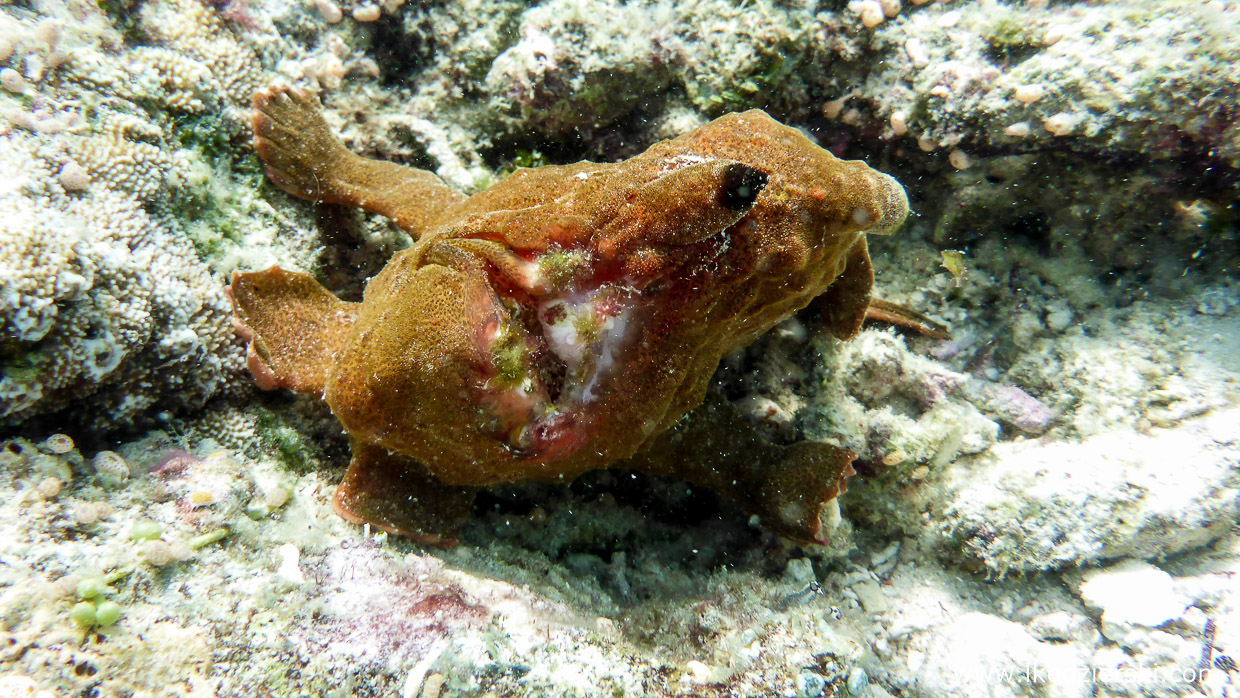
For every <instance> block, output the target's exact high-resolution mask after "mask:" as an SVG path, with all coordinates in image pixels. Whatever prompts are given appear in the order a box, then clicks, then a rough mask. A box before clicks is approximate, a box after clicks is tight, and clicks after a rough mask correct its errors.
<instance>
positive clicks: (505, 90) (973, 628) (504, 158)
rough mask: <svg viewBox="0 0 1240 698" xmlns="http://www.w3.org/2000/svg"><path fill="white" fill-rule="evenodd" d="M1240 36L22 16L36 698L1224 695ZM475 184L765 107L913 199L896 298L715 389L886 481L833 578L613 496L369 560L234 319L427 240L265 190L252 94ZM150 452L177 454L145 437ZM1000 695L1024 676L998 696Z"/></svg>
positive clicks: (670, 23)
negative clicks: (945, 332) (243, 274)
mask: <svg viewBox="0 0 1240 698" xmlns="http://www.w3.org/2000/svg"><path fill="white" fill-rule="evenodd" d="M1238 24H1240V12H1238V10H1237V6H1236V4H1235V3H1229V2H1225V1H1222V0H1198V1H1194V2H1180V1H1179V0H1130V1H1126V2H1122V3H1120V2H1101V3H1087V2H1078V1H1076V0H1056V2H1045V1H1043V0H1026V1H1023V2H1015V1H1012V2H968V1H966V0H943V1H935V2H929V1H925V0H911V1H910V2H903V3H901V2H897V1H896V0H855V1H853V2H847V1H845V0H838V1H835V0H833V1H832V2H817V3H810V2H787V1H786V0H746V1H745V2H741V1H739V0H694V1H693V2H670V1H667V0H657V1H656V0H640V1H630V2H617V1H616V0H544V1H537V2H521V1H516V0H504V1H501V2H486V1H483V0H444V1H440V2H433V3H412V2H401V0H314V1H313V2H304V3H302V2H297V3H294V2H289V1H288V0H210V1H202V2H199V1H198V0H115V1H113V0H108V1H107V2H102V3H90V2H81V1H80V0H32V1H30V2H9V3H3V4H0V695H5V696H7V695H19V696H41V695H60V696H65V695H104V696H106V695H174V696H176V695H179V696H204V695H216V696H261V695H281V696H283V695H324V696H367V695H402V696H408V697H409V698H415V697H417V696H421V697H422V698H436V697H437V696H455V695H474V696H486V695H492V694H493V695H512V696H543V695H557V696H560V695H564V696H591V697H592V696H599V695H608V696H620V695H626V696H644V695H650V696H663V695H717V696H770V695H781V696H797V697H798V698H801V697H805V698H811V697H816V696H827V695H850V696H865V697H866V698H890V697H891V696H894V695H901V696H935V697H936V698H940V697H943V696H947V697H952V696H960V697H963V696H976V695H1005V694H1008V695H1062V696H1099V697H1101V698H1120V697H1121V696H1132V695H1143V696H1152V697H1154V698H1173V697H1179V696H1204V697H1205V698H1227V697H1229V696H1234V695H1235V694H1236V688H1237V686H1240V672H1238V671H1237V664H1236V654H1237V652H1238V651H1240V650H1238V649H1237V648H1240V596H1238V595H1237V585H1236V584H1235V579H1236V575H1237V574H1240V529H1237V528H1236V526H1235V523H1234V522H1235V520H1236V518H1237V515H1238V513H1240V512H1238V509H1237V507H1240V503H1238V500H1237V496H1236V492H1237V491H1240V483H1238V482H1237V477H1238V475H1237V472H1238V471H1237V466H1236V464H1237V462H1238V461H1240V457H1238V456H1237V438H1238V435H1240V432H1238V431H1237V428H1236V426H1235V425H1236V423H1237V422H1238V421H1240V416H1238V415H1237V413H1236V407H1235V405H1236V397H1235V396H1236V395H1237V394H1240V323H1238V322H1237V318H1238V317H1240V283H1238V282H1237V281H1236V279H1235V269H1236V268H1237V259H1238V258H1240V254H1238V248H1240V242H1238V241H1240V227H1238V226H1237V221H1238V219H1240V217H1238V216H1237V213H1236V211H1237V206H1238V205H1240V201H1238V199H1237V194H1236V191H1237V190H1236V186H1235V185H1236V181H1237V179H1238V174H1237V172H1238V171H1240V166H1238V163H1240V127H1237V125H1236V124H1237V118H1236V116H1237V113H1236V105H1235V99H1234V95H1235V93H1236V92H1237V83H1238V82H1240V73H1238V72H1237V71H1238V68H1237V66H1240V60H1237V55H1236V48H1235V42H1234V41H1232V40H1231V39H1232V37H1233V36H1235V35H1237V34H1238V33H1240V29H1238V28H1237V25H1238ZM279 81H285V82H288V83H291V84H294V85H296V86H299V87H301V88H305V89H308V90H310V91H312V92H314V93H316V94H317V95H318V96H319V98H320V99H321V100H322V102H323V104H324V106H325V109H324V116H325V118H326V119H327V121H328V123H329V124H330V126H331V127H332V130H333V131H334V132H337V133H340V134H341V136H342V140H343V141H344V143H345V145H346V147H348V148H349V149H350V150H352V151H353V152H356V153H360V154H363V155H366V156H369V157H376V158H381V159H386V160H391V161H395V162H399V163H402V164H408V165H412V166H415V167H419V168H423V169H429V170H431V171H434V172H436V173H437V174H438V175H440V176H441V177H442V178H443V179H444V181H445V182H447V183H448V184H449V185H450V186H451V187H453V188H455V189H457V190H459V191H461V192H462V193H464V194H470V193H474V192H477V191H480V190H483V189H486V188H487V187H489V186H491V185H492V184H494V183H495V182H497V181H500V180H501V179H502V178H504V177H505V176H507V175H509V174H510V173H511V172H512V171H513V169H514V168H515V167H518V166H536V165H546V164H568V163H572V162H574V161H577V160H579V159H583V158H588V159H594V160H596V161H600V162H604V161H606V162H615V161H619V160H622V159H624V158H627V157H632V156H633V155H636V154H637V153H639V152H641V151H642V150H644V149H645V148H647V147H648V146H649V145H650V144H652V143H654V142H655V141H658V140H663V139H668V138H674V137H676V136H679V135H681V134H684V133H688V132H690V131H692V130H694V129H695V128H698V127H700V126H702V125H703V124H705V123H707V122H708V121H709V120H710V119H712V118H715V117H717V116H721V115H722V114H724V113H726V112H729V111H743V110H745V109H749V108H763V109H766V110H767V111H769V112H771V113H772V115H773V116H776V117H777V118H778V119H780V120H781V121H783V122H785V123H787V124H789V125H792V126H794V127H797V128H799V129H800V130H801V131H802V132H803V133H804V134H806V136H807V137H808V138H810V139H811V140H813V141H815V142H816V143H818V145H820V146H821V147H823V148H825V149H827V150H829V151H831V152H832V153H833V154H835V155H837V156H839V157H845V158H857V159H864V160H865V161H866V162H868V163H870V164H871V165H872V166H874V167H875V168H876V169H880V170H882V171H884V172H890V173H892V174H893V175H894V176H895V177H896V179H897V180H899V181H900V182H901V183H902V184H903V185H904V186H905V188H906V189H907V191H908V193H909V199H910V207H911V209H912V212H913V213H912V215H911V216H910V219H909V222H908V224H907V225H906V228H905V230H903V231H902V232H901V234H900V235H899V236H896V237H893V238H891V239H876V240H871V241H870V257H871V259H872V262H873V265H874V268H875V271H876V284H877V285H876V288H875V291H876V293H877V294H878V295H879V296H880V297H881V298H884V299H886V300H888V301H892V302H895V303H899V304H903V305H906V306H909V307H912V308H914V309H916V310H919V311H921V312H923V313H925V314H926V315H928V316H930V318H931V319H932V320H935V321H938V322H940V323H943V324H945V325H947V326H948V327H949V329H950V335H951V338H950V339H949V340H941V339H933V338H926V337H919V336H914V335H905V334H900V333H897V332H894V331H892V330H891V329H890V328H886V327H882V326H878V325H873V326H867V327H866V328H864V329H863V330H862V332H861V333H860V335H859V336H858V337H857V338H856V339H855V340H854V341H852V342H850V343H845V344H839V343H836V342H835V341H834V340H833V339H832V338H830V337H829V336H826V334H825V333H824V332H823V319H822V318H821V317H820V316H816V315H815V314H814V313H812V312H808V313H802V314H798V315H796V316H794V317H792V318H789V319H787V320H785V321H784V322H782V323H781V324H779V325H778V326H776V327H775V328H774V329H773V330H772V331H771V332H769V333H767V334H766V335H764V336H763V337H762V338H760V339H759V340H758V341H757V342H755V343H754V344H752V345H751V346H749V347H747V348H745V349H744V350H742V351H738V352H736V353H734V354H733V355H731V356H728V357H725V359H724V362H723V365H722V367H721V369H720V370H719V371H718V372H717V373H716V374H715V375H714V377H713V378H712V387H713V388H714V389H715V390H716V391H717V392H718V393H719V394H722V395H723V396H725V397H726V399H728V400H729V401H730V402H731V403H732V404H733V406H734V407H736V408H738V410H739V411H740V412H742V413H743V414H745V415H746V416H747V417H748V418H749V419H750V421H751V422H752V423H753V424H754V425H755V426H756V427H757V428H758V430H759V431H761V432H762V433H764V434H765V435H766V436H767V437H768V438H769V440H770V441H772V442H774V443H775V444H778V445H779V446H780V447H786V446H788V445H791V444H795V443H797V442H799V441H803V440H805V439H813V440H821V441H822V442H825V443H829V444H831V445H833V446H834V447H836V448H848V449H851V450H853V451H854V452H856V453H857V454H858V459H857V461H856V466H857V470H858V474H857V475H856V476H854V477H852V478H851V480H850V481H849V488H848V491H847V492H846V493H844V494H843V495H842V496H840V497H839V498H838V499H837V500H835V501H837V502H838V507H836V506H828V507H825V508H824V510H823V513H822V524H823V526H824V527H826V528H829V529H830V530H832V531H833V533H832V541H831V546H830V547H829V548H822V547H816V548H802V547H800V546H798V545H795V544H792V543H790V542H788V541H787V540H785V539H782V538H780V537H778V536H776V535H773V534H772V533H770V532H769V531H767V530H764V529H762V528H761V527H759V526H758V525H756V523H755V522H751V520H750V519H749V518H748V516H747V515H746V513H745V512H744V511H743V510H741V509H740V508H738V507H736V506H735V505H734V504H732V503H730V502H728V501H727V500H726V499H722V498H719V497H717V496H716V495H715V494H714V493H712V492H710V491H708V490H706V489H702V488H698V487H694V486H690V485H686V484H685V483H684V482H682V481H677V480H674V479H671V478H663V477H656V476H649V475H643V474H640V473H635V472H632V471H622V470H603V471H596V472H593V473H590V474H587V475H586V476H584V477H583V478H581V479H579V480H577V481H575V482H573V483H572V484H564V485H545V484H544V485H505V486H501V487H497V488H494V489H489V490H484V491H482V492H481V493H480V495H479V498H478V500H477V501H476V502H475V504H474V507H473V510H472V512H471V514H472V515H471V517H470V519H469V521H468V522H467V523H466V524H465V526H464V527H463V528H462V531H461V540H460V543H459V545H458V546H457V547H456V548H453V549H451V550H431V549H424V548H421V547H419V546H417V545H414V544H411V543H409V542H408V541H403V540H399V539H397V538H396V537H392V538H388V537H387V536H386V535H383V534H376V533H375V532H374V531H365V530H362V529H359V528H357V527H354V526H351V525H347V524H346V523H344V522H342V521H340V520H339V518H338V517H336V516H335V515H333V514H332V513H331V511H330V503H329V498H330V495H331V493H332V492H333V491H334V489H335V487H336V486H337V484H338V483H339V481H340V478H341V476H342V473H343V471H344V469H345V466H346V464H347V461H348V452H347V442H346V440H345V438H344V437H343V436H342V435H341V433H340V429H339V427H338V426H337V423H336V422H335V421H334V420H333V419H332V417H331V415H330V413H329V411H328V410H327V408H326V407H325V406H324V405H323V404H322V403H321V401H317V400H311V399H301V398H294V397H289V396H281V395H272V394H265V395H261V396H256V395H255V394H254V393H252V392H251V391H249V390H248V389H247V388H246V387H245V386H246V384H247V383H248V381H245V380H241V378H242V376H241V372H242V371H243V353H242V348H243V347H242V345H241V344H240V343H239V342H237V341H236V339H235V338H234V336H233V334H232V328H231V326H230V321H229V318H228V316H227V312H226V306H225V300H224V297H223V295H222V293H221V289H222V287H223V285H224V283H225V280H226V279H227V278H228V276H229V275H231V273H232V272H233V271H235V270H242V271H248V270H255V269H262V268H265V267H268V266H270V265H272V264H275V263H280V264H281V265H285V266H286V267H287V268H290V269H296V270H297V271H300V272H304V273H308V274H311V275H313V276H314V277H315V278H316V279H317V280H318V281H319V282H320V283H322V285H323V286H324V287H326V288H328V289H329V290H330V291H331V292H332V293H334V294H337V295H338V296H340V297H342V298H343V299H345V300H347V301H350V302H353V301H358V300H360V299H361V290H362V287H363V285H364V284H365V281H366V280H367V279H368V278H370V277H372V276H374V275H375V274H377V273H378V272H379V270H380V269H382V268H383V265H384V264H385V263H386V262H387V260H388V259H389V258H390V257H391V255H392V254H393V253H394V252H395V251H397V250H400V249H402V248H404V247H407V246H409V245H410V243H411V238H410V236H409V235H408V234H407V233H406V232H404V231H403V230H401V229H399V228H398V227H396V226H394V225H392V224H390V223H388V222H387V221H385V220H383V219H382V218H380V217H378V216H374V215H371V214H366V213H361V212H353V211H341V210H338V209H334V208H332V207H327V206H315V205H314V204H312V203H310V202H303V201H300V200H296V199H294V198H291V197H289V196H287V195H286V194H285V193H283V192H281V191H279V190H278V189H276V188H275V187H272V186H270V185H269V184H267V183H266V180H265V174H264V172H263V170H262V164H261V162H260V161H259V160H258V159H256V158H255V157H254V154H253V150H252V148H251V146H250V141H251V134H250V133H249V131H248V129H249V126H248V123H249V121H248V111H247V105H248V100H249V97H250V92H251V90H253V89H254V88H255V87H266V86H268V85H270V84H272V83H274V82H279ZM151 425H156V426H158V427H159V430H158V431H150V432H144V429H146V428H148V427H150V426H151ZM979 669H984V670H985V671H979Z"/></svg>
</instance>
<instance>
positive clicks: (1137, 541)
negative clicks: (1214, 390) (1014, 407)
mask: <svg viewBox="0 0 1240 698" xmlns="http://www.w3.org/2000/svg"><path fill="white" fill-rule="evenodd" d="M1219 422H1226V423H1230V424H1237V423H1240V409H1234V408H1233V409H1229V410H1223V411H1219V412H1217V413H1212V414H1211V415H1209V416H1207V417H1205V418H1202V419H1198V420H1193V421H1189V422H1185V423H1184V424H1182V425H1180V426H1178V427H1176V428H1174V429H1155V430H1152V431H1151V432H1150V433H1147V434H1141V433H1135V432H1130V433H1124V432H1112V433H1106V434H1101V435H1098V436H1094V437H1091V438H1088V439H1086V440H1084V441H1082V442H1079V443H1070V442H1057V443H1049V444H1042V443H1036V442H1017V443H1004V444H1000V445H998V446H995V447H994V448H992V449H991V450H990V451H988V452H987V453H984V454H982V455H980V456H978V457H976V458H973V459H972V460H962V461H958V462H957V463H955V464H954V465H953V467H952V469H951V471H950V475H949V477H948V479H947V481H946V482H945V483H944V485H945V486H944V488H943V489H942V490H941V491H940V492H939V493H937V495H936V498H939V499H940V501H939V502H936V503H935V504H933V505H932V506H933V507H934V508H936V509H939V510H940V511H942V512H943V514H942V516H941V520H942V523H941V525H940V533H941V535H943V536H944V537H945V538H946V539H947V541H948V543H949V545H951V546H953V547H957V548H960V549H961V550H962V551H963V552H964V553H965V554H966V555H967V556H969V557H972V558H975V559H977V560H978V561H980V562H981V563H982V564H983V565H984V566H985V567H987V568H989V569H990V570H992V571H993V572H997V573H1000V574H1003V573H1006V572H1008V571H1010V570H1037V569H1054V568H1062V567H1068V566H1072V565H1082V564H1088V563H1092V562H1097V561H1100V560H1112V559H1116V558H1122V557H1134V558H1161V557H1165V556H1167V555H1171V554H1175V553H1178V552H1181V551H1184V550H1189V549H1192V548H1196V547H1200V546H1203V545H1206V544H1208V543H1210V542H1211V541H1213V540H1215V539H1216V538H1218V537H1219V536H1221V535H1223V534H1224V533H1226V532H1227V531H1228V530H1230V528H1231V525H1232V522H1234V521H1235V520H1236V518H1237V517H1238V516H1240V470H1237V468H1236V467H1235V461H1236V459H1237V458H1238V457H1240V446H1237V445H1236V444H1234V443H1228V444H1220V443H1218V442H1217V441H1216V440H1215V439H1213V438H1211V437H1209V436H1208V434H1209V433H1212V431H1211V430H1210V428H1209V427H1210V425H1212V424H1215V423H1219Z"/></svg>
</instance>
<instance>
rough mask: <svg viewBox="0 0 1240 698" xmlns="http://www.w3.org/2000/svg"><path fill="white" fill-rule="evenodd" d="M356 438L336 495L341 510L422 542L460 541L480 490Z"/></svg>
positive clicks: (334, 502)
mask: <svg viewBox="0 0 1240 698" xmlns="http://www.w3.org/2000/svg"><path fill="white" fill-rule="evenodd" d="M351 441H352V443H351V447H352V449H353V461H352V462H351V463H350V464H349V469H348V470H347V471H346V472H345V474H344V480H343V481H341V483H340V485H339V486H338V487H337V488H336V494H335V495H334V496H333V497H332V508H333V509H335V511H336V513H338V514H340V515H341V516H342V517H344V518H345V519H348V520H349V521H352V522H354V523H358V524H370V525H371V526H373V527H375V528H378V529H380V530H383V531H387V532H388V533H395V534H398V535H402V536H406V537H408V538H411V539H413V540H416V541H419V542H422V543H430V544H432V545H440V546H445V547H446V546H451V545H455V544H456V534H457V531H458V530H459V529H460V527H461V525H462V524H464V523H465V520H466V519H467V518H468V517H469V510H470V507H471V506H472V505H473V502H474V493H475V492H476V491H477V488H475V487H458V486H453V485H445V484H444V483H442V482H440V481H439V480H438V479H437V478H436V477H435V476H434V475H431V474H430V472H429V471H428V470H427V469H426V468H425V467H423V466H422V465H421V464H420V463H418V462H417V461H415V460H413V459H412V458H408V457H406V456H402V455H400V454H398V453H393V452H391V451H388V450H387V449H385V448H383V447H381V446H375V445H371V444H366V443H362V442H360V441H358V440H356V439H352V440H351Z"/></svg>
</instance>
